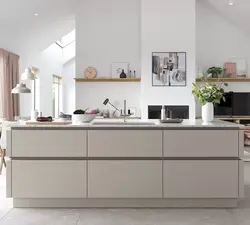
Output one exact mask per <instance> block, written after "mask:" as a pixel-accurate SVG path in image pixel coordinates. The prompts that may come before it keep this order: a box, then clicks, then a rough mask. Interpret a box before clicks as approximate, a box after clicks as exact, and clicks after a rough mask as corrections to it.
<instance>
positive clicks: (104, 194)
mask: <svg viewBox="0 0 250 225" xmlns="http://www.w3.org/2000/svg"><path fill="white" fill-rule="evenodd" d="M88 198H162V161H161V160H159V161H156V160H148V161H147V160H141V161H138V160H131V161H130V160H124V161H122V160H104V161H103V160H97V161H95V160H91V161H89V162H88Z"/></svg>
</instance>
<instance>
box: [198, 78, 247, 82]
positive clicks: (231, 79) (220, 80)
mask: <svg viewBox="0 0 250 225" xmlns="http://www.w3.org/2000/svg"><path fill="white" fill-rule="evenodd" d="M196 82H250V78H197V79H196Z"/></svg>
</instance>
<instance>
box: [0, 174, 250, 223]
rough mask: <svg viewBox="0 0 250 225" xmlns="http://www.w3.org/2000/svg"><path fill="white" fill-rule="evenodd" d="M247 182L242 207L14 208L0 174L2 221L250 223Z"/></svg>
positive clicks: (249, 199)
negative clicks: (245, 195)
mask: <svg viewBox="0 0 250 225" xmlns="http://www.w3.org/2000/svg"><path fill="white" fill-rule="evenodd" d="M247 185H249V184H248V182H247ZM247 185H246V194H247V196H248V198H247V199H246V201H245V202H243V203H242V204H241V207H240V208H239V209H12V207H11V201H10V200H7V199H6V198H5V175H1V176H0V225H250V186H247Z"/></svg>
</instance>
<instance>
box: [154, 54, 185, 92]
mask: <svg viewBox="0 0 250 225" xmlns="http://www.w3.org/2000/svg"><path fill="white" fill-rule="evenodd" d="M186 74H187V71H186V52H153V53H152V86H156V87H164V86H167V87H182V86H186V85H187V82H186Z"/></svg>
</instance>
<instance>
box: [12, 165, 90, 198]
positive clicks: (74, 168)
mask: <svg viewBox="0 0 250 225" xmlns="http://www.w3.org/2000/svg"><path fill="white" fill-rule="evenodd" d="M86 166H87V165H86V161H81V160H76V161H75V160H68V161H61V160H56V161H55V160H47V161H46V160H12V197H13V198H86V196H87V192H86V190H87V189H86V187H87V183H86V175H87V172H86Z"/></svg>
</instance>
